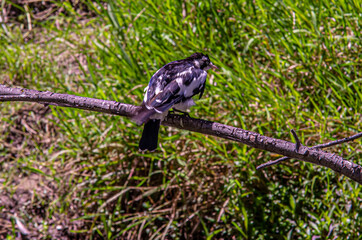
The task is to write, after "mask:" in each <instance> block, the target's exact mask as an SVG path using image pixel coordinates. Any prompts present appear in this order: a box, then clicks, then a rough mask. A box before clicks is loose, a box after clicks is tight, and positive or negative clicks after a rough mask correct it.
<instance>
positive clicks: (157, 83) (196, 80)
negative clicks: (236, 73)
mask: <svg viewBox="0 0 362 240" xmlns="http://www.w3.org/2000/svg"><path fill="white" fill-rule="evenodd" d="M210 68H217V67H216V66H215V65H214V64H213V63H212V62H211V61H210V59H209V57H208V56H207V55H204V54H202V53H194V54H192V55H191V56H190V57H188V58H185V59H182V60H177V61H174V62H170V63H168V64H166V65H165V66H163V67H162V68H160V69H159V70H158V71H157V72H156V73H155V74H154V75H153V76H152V77H151V80H150V82H149V84H148V86H147V87H146V88H145V96H144V99H143V103H142V105H141V110H140V111H139V112H138V113H136V115H135V116H134V117H133V120H134V121H135V122H136V123H137V124H138V125H141V124H143V123H145V126H144V129H143V133H142V137H141V140H140V142H139V149H140V150H141V151H144V150H149V151H153V150H155V149H156V148H157V142H158V131H159V129H160V123H161V121H162V120H163V119H164V118H165V116H166V115H167V113H168V110H169V109H170V108H173V109H175V110H178V111H182V112H186V110H187V109H189V108H190V107H191V106H194V105H195V102H194V101H193V100H192V97H193V96H195V95H197V94H199V97H200V98H201V97H202V94H203V93H204V89H205V82H206V75H207V73H206V70H209V69H210Z"/></svg>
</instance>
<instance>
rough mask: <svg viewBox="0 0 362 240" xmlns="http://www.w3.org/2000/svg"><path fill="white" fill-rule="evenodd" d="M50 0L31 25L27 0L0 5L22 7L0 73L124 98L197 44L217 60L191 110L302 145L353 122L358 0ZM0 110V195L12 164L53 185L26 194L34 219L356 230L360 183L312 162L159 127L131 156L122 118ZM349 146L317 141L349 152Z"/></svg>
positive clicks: (119, 229) (0, 42)
mask: <svg viewBox="0 0 362 240" xmlns="http://www.w3.org/2000/svg"><path fill="white" fill-rule="evenodd" d="M7 4H12V3H7ZM54 4H55V6H57V7H58V8H56V7H55V8H54V9H58V10H59V9H60V8H62V9H64V10H62V11H58V12H57V13H58V14H54V15H50V16H49V17H48V18H47V19H46V20H43V21H41V20H36V19H35V18H31V19H33V22H32V23H31V24H32V26H33V28H32V29H31V30H30V29H29V28H28V27H27V25H28V24H29V20H26V19H27V18H26V16H27V15H26V14H27V13H29V12H30V13H31V11H32V9H30V10H29V7H27V8H24V7H23V6H20V5H14V4H13V5H12V7H16V8H17V9H19V11H21V12H22V14H21V15H19V17H18V18H17V19H16V21H15V20H14V22H9V23H8V24H3V25H2V29H1V30H0V34H1V35H0V52H1V53H2V54H0V69H1V73H0V77H1V79H5V81H6V83H7V84H9V85H13V86H20V87H27V88H33V89H38V90H44V91H45V90H49V91H55V92H59V93H69V94H76V95H81V96H88V97H95V98H102V99H108V100H110V99H112V100H116V101H120V102H126V103H131V104H140V103H141V101H142V96H143V88H144V87H146V85H147V83H148V81H149V79H150V77H151V76H152V74H153V73H154V72H155V71H156V70H157V69H158V68H160V67H161V66H163V65H164V64H166V63H168V62H170V61H173V60H176V59H180V58H184V57H186V56H189V55H191V54H192V53H194V52H196V51H200V52H204V53H206V54H209V56H210V58H211V59H212V61H213V62H214V64H215V65H217V66H219V68H220V70H219V71H217V72H211V74H209V78H208V85H207V87H206V90H205V94H204V97H203V98H202V99H201V100H198V101H197V106H195V107H194V108H192V110H191V116H195V117H199V118H203V119H207V120H212V121H217V122H221V123H224V124H229V125H233V126H237V127H241V128H244V129H246V130H251V131H255V132H258V133H260V134H263V135H268V136H271V137H274V138H281V139H285V140H290V141H291V140H292V137H291V134H290V133H289V131H290V129H295V130H296V131H297V133H298V136H299V138H300V139H301V141H302V142H303V143H304V144H306V145H309V146H312V145H315V144H318V143H322V142H328V141H331V140H335V139H339V138H343V137H346V136H350V135H352V134H354V133H355V132H357V131H360V129H361V112H362V100H361V99H362V91H361V89H362V88H361V79H362V78H361V64H362V63H361V38H362V36H361V31H360V28H361V26H360V25H361V20H360V16H361V5H360V3H359V2H358V1H353V0H347V1H327V0H322V1H263V0H258V1H236V0H235V1H222V0H220V1H184V2H182V1H169V0H164V1H121V0H109V1H107V2H106V3H104V2H101V1H83V3H82V4H83V5H82V7H83V8H81V6H78V5H74V4H72V2H71V1H61V2H60V1H54ZM30 7H31V6H30ZM79 9H82V11H80V10H79ZM84 9H85V10H84ZM33 11H35V10H34V9H33ZM54 11H55V10H54ZM82 12H86V13H87V14H88V15H84V14H81V13H82ZM30 15H31V14H30ZM31 16H32V15H31ZM19 21H20V22H23V24H18V22H19ZM1 107H2V110H1V117H0V119H1V125H3V126H4V127H3V128H4V129H3V130H2V131H3V133H4V134H3V136H2V137H1V138H0V149H2V150H4V151H0V159H4V160H3V161H2V162H1V163H0V166H1V167H2V168H3V169H4V170H9V171H4V172H3V173H1V174H0V178H1V179H4V184H3V187H2V191H9V192H12V193H14V192H15V193H16V189H13V186H14V181H15V182H16V180H14V178H15V176H20V177H23V178H25V177H29V176H32V175H34V174H35V175H39V176H42V177H43V178H44V179H47V181H48V182H51V184H52V185H54V196H53V195H52V196H48V198H46V197H45V196H43V195H41V194H39V195H37V193H36V192H35V195H36V198H38V201H36V202H41V201H43V205H41V206H43V208H44V211H45V216H44V218H43V220H44V225H45V224H46V222H49V221H50V218H51V216H62V214H64V216H68V218H69V219H70V220H71V221H72V222H79V223H81V224H82V227H79V228H77V227H74V228H73V229H72V228H71V229H70V230H72V232H73V234H76V235H77V236H89V237H91V238H99V237H101V238H108V239H119V238H129V239H135V238H137V237H140V238H144V239H146V238H153V239H156V238H167V239H181V238H183V237H186V238H188V237H194V238H195V239H199V238H200V239H213V238H215V239H218V238H224V239H230V238H232V237H233V236H234V237H235V239H272V238H275V239H283V238H284V239H299V238H300V239H312V238H315V237H320V238H322V239H334V238H341V239H346V238H350V239H358V238H361V234H360V229H361V226H362V221H361V217H360V215H361V214H362V212H361V209H362V208H361V207H362V206H361V202H360V198H361V187H360V186H359V185H358V184H356V183H354V182H353V181H351V180H350V179H346V178H345V177H343V176H341V175H339V174H337V173H335V172H333V171H330V170H329V169H327V168H324V167H320V166H315V165H312V164H309V163H304V162H301V161H296V160H291V161H289V162H288V163H285V164H283V165H282V164H281V165H277V166H274V167H271V168H269V169H266V170H263V171H256V166H257V165H258V164H261V163H263V162H266V161H268V160H271V159H275V158H278V156H275V155H274V154H272V153H268V152H261V151H259V150H255V149H251V148H250V147H247V146H244V145H241V144H238V143H234V142H230V141H225V140H223V139H218V138H214V137H210V136H204V135H201V134H198V133H190V132H187V131H181V130H176V129H171V128H165V127H164V128H162V129H161V133H160V143H161V145H162V147H161V148H159V149H158V150H157V151H156V152H154V153H145V154H141V153H139V152H138V146H137V145H138V140H139V138H140V135H141V131H142V129H141V128H140V127H137V126H136V125H135V124H134V123H132V122H131V121H130V120H128V119H126V118H120V117H117V116H109V115H104V114H100V113H93V112H86V111H80V110H76V109H68V108H55V107H52V108H51V112H50V113H47V114H45V113H44V116H43V118H40V119H38V118H37V117H36V116H37V108H36V107H35V105H30V106H29V105H28V104H15V103H11V104H9V103H5V104H4V103H3V104H1ZM24 109H30V110H31V111H30V113H29V114H28V113H26V114H25V113H24V114H19V112H22V113H23V110H24ZM34 109H35V110H34ZM33 110H34V113H33V112H32V111H33ZM44 118H45V119H44ZM23 119H25V120H23ZM27 119H28V120H27ZM29 119H32V121H33V122H32V123H33V125H30V129H34V131H35V133H32V132H31V130H30V129H29V128H28V127H27V126H26V125H24V124H22V123H24V121H25V122H29V121H30V120H29ZM43 121H45V122H43ZM9 126H16V127H15V128H16V131H15V130H14V129H10V127H9ZM39 126H46V127H39ZM7 127H9V128H7ZM37 127H39V129H38V128H37ZM9 129H10V130H9ZM49 129H51V130H49ZM49 131H50V132H49ZM19 132H25V133H26V134H22V135H21V137H22V138H23V140H22V142H21V143H17V142H16V141H15V140H14V139H16V136H17V135H16V134H18V133H19ZM14 136H15V137H14ZM45 138H46V139H48V142H46V141H45V140H44V139H45ZM360 143H361V142H360V141H355V142H354V143H349V144H344V145H343V146H338V147H335V148H333V149H328V151H333V152H335V153H337V154H340V155H343V156H344V157H345V158H347V159H349V160H351V161H354V162H355V163H359V164H362V161H361V160H360V159H361V156H362V154H361V148H360ZM8 146H13V147H12V148H9V147H8ZM36 202H34V203H33V205H35V203H36ZM24 211H25V212H26V213H22V216H21V217H23V219H24V220H25V221H26V222H28V225H29V224H30V223H29V222H31V217H29V215H31V213H30V210H29V209H27V210H24ZM59 218H60V217H59ZM57 224H60V223H57ZM75 225H76V224H75ZM29 227H30V226H29ZM30 228H31V227H30ZM34 228H35V227H34ZM46 229H47V228H45V227H44V228H43V232H42V234H43V235H44V236H45V237H46V236H47V234H48V232H47V230H46ZM37 230H38V231H40V230H39V229H37ZM14 231H15V228H14V229H10V230H9V236H11V235H10V233H11V234H13V235H14V236H15V233H14ZM40 232H41V231H40ZM45 237H44V238H45Z"/></svg>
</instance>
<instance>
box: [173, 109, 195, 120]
mask: <svg viewBox="0 0 362 240" xmlns="http://www.w3.org/2000/svg"><path fill="white" fill-rule="evenodd" d="M172 111H173V112H174V113H176V112H178V113H182V114H183V115H184V116H185V117H189V118H191V116H190V114H189V113H188V112H184V111H181V110H178V109H176V108H172Z"/></svg>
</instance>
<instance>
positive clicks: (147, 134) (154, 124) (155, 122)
mask: <svg viewBox="0 0 362 240" xmlns="http://www.w3.org/2000/svg"><path fill="white" fill-rule="evenodd" d="M160 124H161V120H159V119H150V120H149V121H148V122H147V123H146V124H145V126H144V128H143V132H142V137H141V140H140V143H139V149H140V150H141V151H145V150H148V151H154V150H156V148H157V145H158V130H159V129H160Z"/></svg>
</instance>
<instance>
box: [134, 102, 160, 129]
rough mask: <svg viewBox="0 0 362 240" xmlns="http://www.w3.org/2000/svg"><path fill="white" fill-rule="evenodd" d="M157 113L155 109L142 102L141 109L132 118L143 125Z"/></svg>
mask: <svg viewBox="0 0 362 240" xmlns="http://www.w3.org/2000/svg"><path fill="white" fill-rule="evenodd" d="M155 113H156V111H155V110H154V109H148V108H146V106H145V105H144V104H142V105H141V109H140V110H138V112H137V113H136V114H135V115H134V116H133V117H132V120H133V121H134V122H136V123H137V124H138V125H142V124H144V123H145V122H147V120H148V119H149V118H150V117H151V116H152V115H153V114H155Z"/></svg>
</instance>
